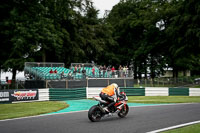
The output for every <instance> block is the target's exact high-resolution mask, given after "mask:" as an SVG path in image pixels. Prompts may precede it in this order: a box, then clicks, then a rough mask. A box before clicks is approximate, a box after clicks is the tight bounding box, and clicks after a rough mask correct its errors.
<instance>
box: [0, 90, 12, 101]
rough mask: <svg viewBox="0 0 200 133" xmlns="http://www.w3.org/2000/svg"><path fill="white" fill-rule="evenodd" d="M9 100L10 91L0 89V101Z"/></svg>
mask: <svg viewBox="0 0 200 133" xmlns="http://www.w3.org/2000/svg"><path fill="white" fill-rule="evenodd" d="M7 102H11V101H10V91H9V90H8V91H0V103H7Z"/></svg>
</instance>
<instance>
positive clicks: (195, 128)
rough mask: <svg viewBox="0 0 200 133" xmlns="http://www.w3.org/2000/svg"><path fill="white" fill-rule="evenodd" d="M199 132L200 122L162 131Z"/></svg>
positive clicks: (177, 132)
mask: <svg viewBox="0 0 200 133" xmlns="http://www.w3.org/2000/svg"><path fill="white" fill-rule="evenodd" d="M199 132H200V124H194V125H191V126H186V127H183V128H177V129H173V130H169V131H166V132H162V133H199Z"/></svg>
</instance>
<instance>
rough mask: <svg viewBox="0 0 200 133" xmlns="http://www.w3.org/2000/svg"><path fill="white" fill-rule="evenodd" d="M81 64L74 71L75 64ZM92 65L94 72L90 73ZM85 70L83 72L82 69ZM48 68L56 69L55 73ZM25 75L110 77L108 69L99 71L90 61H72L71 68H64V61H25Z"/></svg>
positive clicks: (48, 77)
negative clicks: (77, 69) (79, 67)
mask: <svg viewBox="0 0 200 133" xmlns="http://www.w3.org/2000/svg"><path fill="white" fill-rule="evenodd" d="M79 65H81V69H80V72H77V71H76V72H75V66H79ZM92 67H95V74H92ZM83 69H84V70H85V74H84V73H82V70H83ZM50 70H53V71H54V70H57V73H50ZM24 72H25V77H27V79H42V80H61V79H84V78H86V77H88V78H100V77H103V78H111V77H112V75H111V73H110V72H108V71H105V72H103V71H100V70H99V69H98V67H96V66H95V65H94V64H92V63H72V64H71V68H65V67H64V63H41V62H26V63H25V67H24Z"/></svg>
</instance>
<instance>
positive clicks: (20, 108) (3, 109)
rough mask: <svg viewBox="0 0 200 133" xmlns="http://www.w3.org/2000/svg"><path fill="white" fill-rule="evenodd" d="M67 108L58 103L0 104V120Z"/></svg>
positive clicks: (64, 103) (64, 104)
mask: <svg viewBox="0 0 200 133" xmlns="http://www.w3.org/2000/svg"><path fill="white" fill-rule="evenodd" d="M68 106H69V105H68V104H67V103H66V102H58V101H45V102H30V103H12V104H0V120H3V119H11V118H18V117H25V116H34V115H39V114H45V113H50V112H55V111H58V110H60V109H64V108H66V107H68Z"/></svg>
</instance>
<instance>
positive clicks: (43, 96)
mask: <svg viewBox="0 0 200 133" xmlns="http://www.w3.org/2000/svg"><path fill="white" fill-rule="evenodd" d="M38 91H39V101H49V89H38Z"/></svg>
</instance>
